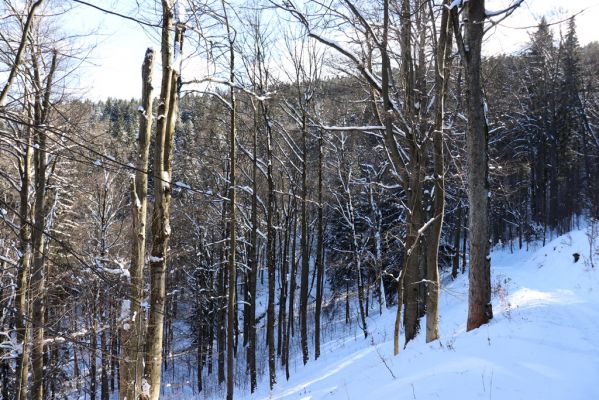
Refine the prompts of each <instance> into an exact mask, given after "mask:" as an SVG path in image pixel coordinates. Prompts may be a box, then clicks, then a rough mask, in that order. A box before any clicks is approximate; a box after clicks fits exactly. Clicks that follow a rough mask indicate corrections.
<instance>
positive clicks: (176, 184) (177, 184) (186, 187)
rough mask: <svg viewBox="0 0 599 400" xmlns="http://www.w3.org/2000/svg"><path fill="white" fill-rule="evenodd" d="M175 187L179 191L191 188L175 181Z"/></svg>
mask: <svg viewBox="0 0 599 400" xmlns="http://www.w3.org/2000/svg"><path fill="white" fill-rule="evenodd" d="M175 186H176V187H178V188H181V189H188V190H191V186H189V185H188V184H187V183H185V182H182V181H177V182H175Z"/></svg>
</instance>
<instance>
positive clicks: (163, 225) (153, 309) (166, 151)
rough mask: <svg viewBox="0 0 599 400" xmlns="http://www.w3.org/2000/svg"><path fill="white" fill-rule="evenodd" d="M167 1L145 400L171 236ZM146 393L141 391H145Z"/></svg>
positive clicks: (152, 379) (179, 34)
mask: <svg viewBox="0 0 599 400" xmlns="http://www.w3.org/2000/svg"><path fill="white" fill-rule="evenodd" d="M172 7H173V6H172V5H171V3H170V2H169V1H167V0H163V1H162V16H163V25H162V42H161V53H162V84H161V89H160V105H159V107H158V123H157V127H156V141H155V143H156V149H155V152H154V209H153V212H152V239H153V241H152V252H151V258H150V312H149V321H148V331H147V344H148V352H147V354H146V360H145V370H144V380H145V382H143V384H145V385H144V386H146V387H145V388H143V389H144V394H146V395H148V396H149V400H158V398H159V397H160V380H161V368H162V342H163V328H164V311H165V292H166V257H167V253H168V241H169V238H170V235H171V227H170V203H171V179H172V152H173V144H174V143H173V141H174V133H175V123H176V119H177V100H178V98H177V97H178V93H177V92H178V91H177V85H178V78H179V76H178V72H177V71H178V70H177V66H174V65H173V63H172V58H173V57H172V49H171V43H170V42H171V40H172V39H171V31H172V30H173V11H174V10H173V9H172ZM182 45H183V30H182V28H181V27H180V26H179V25H178V24H177V26H176V27H175V38H174V46H175V51H178V52H180V51H181V50H182ZM146 388H147V389H148V390H145V389H146Z"/></svg>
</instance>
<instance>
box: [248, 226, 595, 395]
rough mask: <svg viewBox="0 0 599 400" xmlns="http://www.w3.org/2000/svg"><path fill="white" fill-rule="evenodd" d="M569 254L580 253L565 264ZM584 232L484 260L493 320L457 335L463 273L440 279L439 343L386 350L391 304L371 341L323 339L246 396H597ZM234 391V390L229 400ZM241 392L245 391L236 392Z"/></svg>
mask: <svg viewBox="0 0 599 400" xmlns="http://www.w3.org/2000/svg"><path fill="white" fill-rule="evenodd" d="M573 253H579V254H580V259H579V261H578V262H576V263H575V262H574V256H573ZM588 256H589V241H588V238H587V236H586V233H585V231H584V230H581V231H576V232H572V233H570V234H568V235H564V236H561V237H559V238H557V239H555V240H553V241H551V242H549V243H548V244H547V245H546V246H544V247H542V248H538V247H537V248H536V249H531V250H529V251H528V252H527V251H525V250H522V251H519V252H518V251H515V252H514V253H513V254H511V253H510V252H509V250H505V249H502V250H497V251H495V252H494V253H493V256H492V273H493V280H492V284H493V293H494V295H493V308H494V313H495V317H494V319H493V321H492V322H491V323H490V324H489V325H486V326H483V327H482V328H480V329H477V330H475V331H472V332H469V333H466V332H465V322H466V312H467V279H466V277H465V276H460V277H459V278H458V279H457V280H456V281H454V282H448V283H446V284H445V285H444V288H443V292H442V298H441V301H442V303H441V309H440V312H441V327H440V328H441V340H440V341H436V342H433V343H431V344H426V343H425V342H424V335H422V334H421V335H419V337H418V338H417V339H416V341H414V342H413V343H410V344H409V345H408V346H407V348H406V349H404V350H402V352H401V353H400V355H399V356H397V357H394V356H393V355H392V354H393V323H394V318H395V309H390V310H388V311H387V312H386V313H385V314H383V315H382V316H380V317H379V316H378V315H377V316H376V317H372V318H371V320H370V324H369V326H370V327H371V330H372V337H369V338H368V339H366V340H364V339H363V337H362V336H360V335H359V334H358V335H357V336H353V335H352V336H350V337H346V338H345V339H342V340H336V341H333V342H328V343H325V344H324V346H323V356H322V357H321V358H320V359H319V360H318V361H313V360H311V361H310V362H309V364H308V366H306V367H305V368H303V367H301V366H298V367H297V370H296V371H295V373H293V374H292V375H291V378H290V380H289V381H288V382H285V381H284V378H282V377H281V378H279V383H278V384H277V385H276V387H275V390H274V391H273V392H272V393H269V392H268V391H267V389H266V388H268V383H267V382H262V383H261V384H259V385H258V387H259V391H258V393H257V394H256V395H254V396H251V397H249V396H248V397H246V398H247V399H302V400H316V399H478V398H480V399H510V400H513V399H566V398H567V399H598V398H599V386H597V384H596V383H597V377H599V341H598V340H597V334H598V333H599V277H598V275H597V274H598V271H597V270H596V268H595V269H593V268H591V266H590V261H589V257H588ZM241 395H242V394H241V393H239V396H241ZM246 396H247V395H246Z"/></svg>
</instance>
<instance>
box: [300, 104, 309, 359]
mask: <svg viewBox="0 0 599 400" xmlns="http://www.w3.org/2000/svg"><path fill="white" fill-rule="evenodd" d="M307 136H308V125H307V116H306V110H303V111H302V155H303V160H302V236H301V241H300V249H301V255H302V268H301V275H300V340H301V345H302V356H303V361H304V365H305V364H306V363H307V362H308V359H309V354H308V284H309V282H308V278H309V276H310V264H309V256H310V252H309V243H308V211H307V204H306V202H307V201H308V186H307V181H306V180H307V164H308V150H307V140H308V138H307Z"/></svg>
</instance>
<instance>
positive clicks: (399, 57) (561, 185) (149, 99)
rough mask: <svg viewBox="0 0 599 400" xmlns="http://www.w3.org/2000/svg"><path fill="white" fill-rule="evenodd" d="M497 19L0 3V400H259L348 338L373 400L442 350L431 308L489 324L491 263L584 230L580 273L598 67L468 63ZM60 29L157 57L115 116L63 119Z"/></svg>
mask: <svg viewBox="0 0 599 400" xmlns="http://www.w3.org/2000/svg"><path fill="white" fill-rule="evenodd" d="M487 3H489V1H488V2H487ZM490 3H492V2H490ZM522 3H523V2H522V1H519V0H518V1H512V2H507V5H506V6H505V7H504V8H502V9H501V10H499V11H493V12H491V11H488V10H486V9H485V1H484V0H470V1H460V0H456V1H449V0H443V1H441V0H436V1H435V0H430V1H428V0H416V1H414V0H380V1H350V0H339V1H331V2H320V1H311V0H310V1H302V2H290V1H267V2H260V1H248V2H237V1H233V2H229V1H225V0H223V1H215V2H211V1H208V2H204V1H195V0H185V1H183V0H162V1H161V2H158V1H150V0H147V1H146V0H144V1H140V2H138V3H137V4H138V7H139V14H138V15H123V14H121V13H119V12H116V11H114V10H112V9H110V8H103V7H99V6H97V5H94V4H91V3H88V2H83V1H67V0H64V1H59V0H36V1H30V0H27V1H21V0H3V1H2V2H1V3H0V90H1V92H0V397H1V398H2V399H6V400H9V399H10V400H12V399H19V400H27V399H32V400H44V399H91V400H96V399H99V400H108V399H120V400H124V399H129V400H131V399H136V400H137V399H144V400H145V399H152V400H156V399H159V398H167V397H166V396H167V395H168V396H174V397H177V396H180V395H185V396H188V397H189V398H214V399H221V398H225V397H226V398H227V399H233V398H245V397H246V396H250V395H251V394H253V393H258V394H259V395H264V396H267V395H268V393H275V394H278V395H279V397H277V398H285V395H281V393H285V392H283V391H281V389H280V387H281V385H283V384H284V382H286V381H289V380H290V379H292V380H293V375H294V374H300V376H301V374H304V375H305V374H306V371H310V368H311V364H314V363H315V360H317V359H318V358H319V357H321V355H322V356H326V357H327V359H330V357H331V355H330V354H327V353H332V352H334V351H336V350H335V349H336V348H337V347H335V346H331V345H330V344H331V343H337V342H336V341H338V340H342V339H340V338H344V337H347V336H351V335H352V334H353V336H354V337H355V336H356V335H359V336H360V337H363V338H364V339H365V340H364V341H363V345H364V346H365V347H367V346H369V343H374V341H375V340H376V341H377V343H378V341H379V340H383V341H385V342H386V343H388V345H385V346H382V347H381V348H380V349H379V348H378V347H377V352H378V354H379V358H380V362H381V365H384V366H385V367H382V368H385V370H389V371H390V372H391V375H393V371H397V369H389V367H388V366H387V364H386V362H388V361H385V360H393V361H392V364H394V365H396V366H397V365H403V364H402V362H404V361H403V360H402V355H403V354H402V353H403V352H404V349H406V348H407V350H406V351H408V350H409V347H410V345H412V343H411V342H412V341H416V342H421V341H425V342H426V343H431V342H435V341H438V343H440V344H443V345H447V343H448V342H447V340H448V339H447V338H444V337H443V336H442V335H443V333H444V332H447V331H446V330H444V329H440V327H439V319H440V318H441V319H443V315H444V314H443V312H444V308H443V306H442V304H441V303H440V298H441V292H442V291H443V290H444V288H445V286H446V285H449V286H450V287H463V288H467V289H464V296H467V301H464V302H461V303H459V304H458V305H455V304H453V308H452V309H451V313H452V314H451V315H460V317H461V315H462V314H463V316H464V321H462V322H463V323H464V324H465V325H464V328H465V329H467V330H468V331H471V330H476V329H478V328H479V327H481V326H485V325H486V324H487V323H489V322H490V321H491V320H492V319H493V312H494V311H495V310H494V309H493V306H497V304H498V297H497V296H500V295H501V293H499V292H498V290H499V291H500V289H501V287H499V289H498V287H497V281H496V280H493V279H492V274H491V271H492V270H493V268H494V260H493V257H492V255H491V249H495V251H497V252H498V253H497V254H508V253H514V252H515V253H518V254H525V251H527V250H528V249H529V247H535V246H545V245H546V244H547V243H549V242H550V241H551V240H552V239H554V238H555V237H557V236H559V235H563V234H566V233H568V232H570V231H572V230H578V229H585V232H586V236H584V237H585V238H587V239H588V247H587V248H585V249H584V252H583V253H582V254H581V252H582V251H581V250H578V248H576V249H575V250H576V251H578V252H576V253H575V254H574V255H572V256H573V257H574V258H575V259H576V260H575V262H579V258H581V259H582V261H580V263H581V264H583V263H584V264H585V265H586V266H587V268H590V269H591V270H592V268H593V267H594V265H595V264H596V263H597V260H599V253H598V251H599V250H598V244H597V241H598V240H599V222H598V221H597V218H599V132H597V130H598V126H599V76H598V74H597V71H599V43H598V42H591V43H586V44H584V45H583V46H582V45H580V44H579V42H578V39H577V25H576V18H575V16H572V15H568V16H567V17H566V18H562V19H559V20H557V21H551V22H550V21H548V20H546V19H545V18H542V19H541V20H540V21H539V23H538V24H537V25H536V26H535V27H534V29H532V31H531V32H532V33H531V34H530V36H529V39H528V41H527V42H523V43H522V46H521V48H522V50H520V51H517V52H514V53H512V54H501V55H492V56H491V55H487V56H485V54H487V53H486V52H485V51H484V49H485V46H486V44H487V43H488V42H487V38H488V37H489V36H490V35H492V30H493V29H494V28H495V27H496V26H497V25H498V24H501V23H502V22H503V21H504V20H508V21H509V17H510V16H511V15H512V14H513V13H514V12H516V11H517V10H518V8H519V7H522V6H524V5H523V4H522ZM492 5H494V4H492ZM75 6H77V7H87V8H91V9H92V10H94V12H97V13H103V14H106V13H108V15H111V16H112V18H117V19H123V20H127V21H129V22H135V23H137V24H138V25H139V29H140V30H141V29H143V30H145V31H146V32H147V34H148V44H154V45H156V46H158V47H157V48H156V49H153V48H151V47H149V48H148V49H147V50H146V49H145V48H132V49H128V50H130V51H131V52H135V53H136V54H137V53H138V54H139V65H135V66H129V65H122V66H120V68H135V69H136V70H139V71H140V74H139V81H140V83H141V87H142V90H141V91H140V93H139V95H138V97H135V98H133V99H118V98H108V99H102V100H90V99H88V98H86V96H85V95H81V87H82V82H85V81H86V75H85V73H84V72H82V71H84V67H83V66H84V65H85V63H87V62H89V63H93V60H87V57H89V54H90V52H91V51H92V50H91V49H89V48H87V47H86V46H87V45H86V43H87V42H86V41H85V40H84V39H83V38H81V37H79V36H78V35H74V34H70V33H69V32H67V31H66V30H65V31H63V30H62V29H61V28H62V27H61V23H60V21H62V20H63V18H69V16H70V15H71V14H70V13H72V12H74V11H73V7H75ZM152 42H153V43H152ZM153 77H154V79H153ZM156 78H158V79H156ZM108 84H109V82H85V85H108ZM580 235H582V234H580ZM580 235H579V236H580ZM581 237H582V236H581ZM579 242H580V243H583V241H582V240H579ZM577 243H578V242H577ZM585 245H586V242H585ZM568 257H570V256H568ZM593 257H595V258H593ZM581 264H576V265H581ZM544 273H545V272H544V270H543V269H540V268H539V269H538V271H534V272H531V271H528V274H529V275H527V278H526V279H529V280H530V279H531V277H533V276H535V277H538V279H539V280H540V281H542V280H543V279H544ZM535 274H536V275H535ZM462 275H463V276H462ZM559 276H562V275H559ZM577 276H578V275H577ZM580 276H582V275H580ZM581 279H583V278H581ZM453 280H457V282H456V283H452V281H453ZM527 282H528V281H527ZM452 285H453V286H452ZM459 285H462V286H459ZM500 286H501V285H500ZM574 286H575V283H573V284H572V287H574ZM569 288H570V287H569ZM570 289H571V288H570ZM595 289H597V288H595ZM450 290H451V289H450ZM466 292H467V293H466ZM502 299H503V300H505V296H504V297H503V298H502ZM503 300H502V301H503ZM457 307H463V309H461V308H460V310H461V312H462V314H460V313H459V312H457V311H456V310H458V308H457ZM506 309H509V307H506V306H505V304H503V303H501V304H500V312H502V313H505V312H506V311H505V310H506ZM392 314H393V315H392ZM466 315H467V316H466ZM372 323H374V324H375V326H372V325H371V324H372ZM382 323H385V324H387V325H385V327H384V328H382V327H381V324H382ZM520 323H521V324H523V325H526V323H525V322H520ZM381 332H385V335H386V334H387V333H388V334H389V335H392V337H385V338H384V339H381V334H382V333H381ZM373 333H374V335H373ZM594 333H599V332H594ZM439 340H440V341H439ZM563 340H564V341H567V340H568V339H567V338H563ZM391 341H392V342H393V345H391V344H390V343H391ZM323 343H328V344H329V345H328V346H327V347H324V346H321V344H323ZM360 343H362V342H360ZM380 351H383V352H384V354H382V353H380ZM481 357H483V356H482V355H481ZM431 360H433V359H431ZM595 361H596V360H595ZM406 362H407V361H406ZM595 366H596V364H595ZM417 367H418V368H423V369H424V368H426V365H425V363H420V364H418V365H417ZM382 368H380V370H381V371H383V369H382ZM401 368H404V367H401ZM414 368H416V367H414ZM401 371H404V369H401ZM413 372H414V373H416V372H418V371H413ZM374 382H375V381H373V383H372V385H374V384H375V383H374ZM402 390H404V389H402ZM296 392H297V391H295V392H292V393H290V394H289V396H297V395H298V394H297V393H296ZM368 392H369V390H367V391H366V392H365V393H368ZM380 393H381V394H380V396H381V397H377V398H388V397H385V396H387V394H388V393H390V391H387V392H385V393H387V394H383V392H380ZM168 398H172V397H168ZM290 398H295V397H290ZM308 398H310V397H308ZM319 398H320V397H319ZM341 398H343V397H341ZM352 398H353V397H352ZM372 398H375V397H372ZM419 398H420V397H419ZM448 398H449V397H448Z"/></svg>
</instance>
